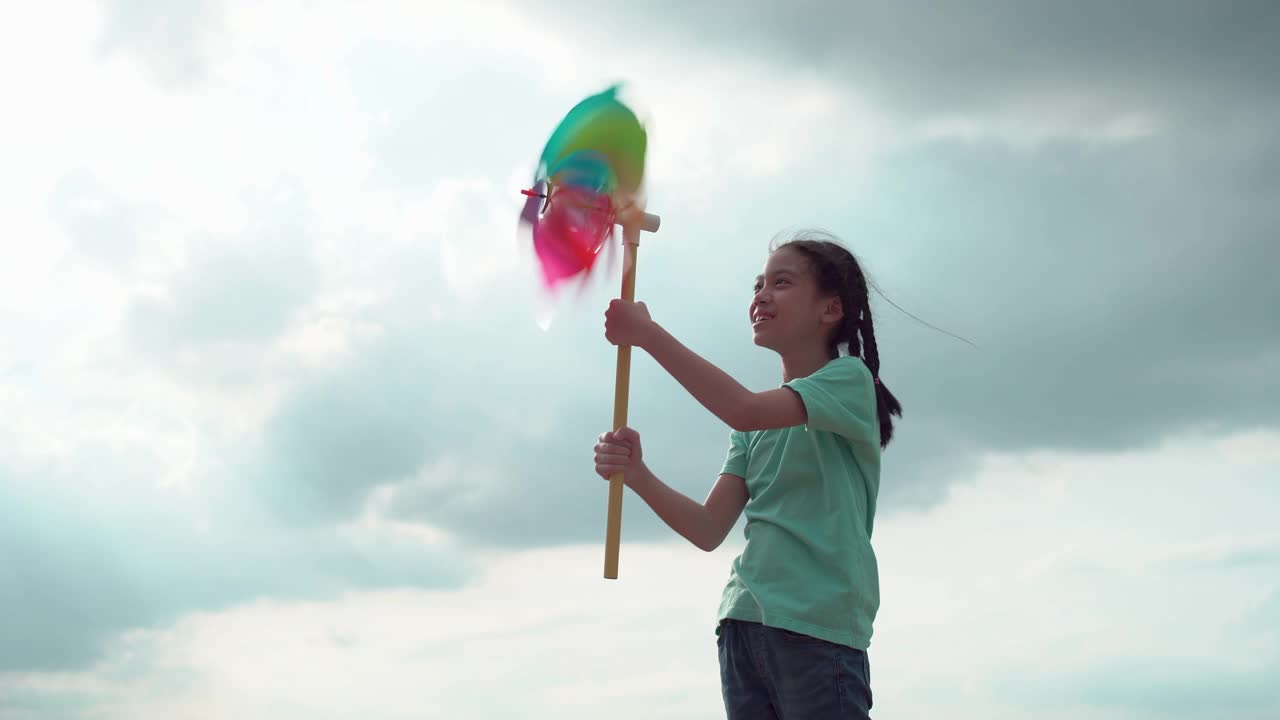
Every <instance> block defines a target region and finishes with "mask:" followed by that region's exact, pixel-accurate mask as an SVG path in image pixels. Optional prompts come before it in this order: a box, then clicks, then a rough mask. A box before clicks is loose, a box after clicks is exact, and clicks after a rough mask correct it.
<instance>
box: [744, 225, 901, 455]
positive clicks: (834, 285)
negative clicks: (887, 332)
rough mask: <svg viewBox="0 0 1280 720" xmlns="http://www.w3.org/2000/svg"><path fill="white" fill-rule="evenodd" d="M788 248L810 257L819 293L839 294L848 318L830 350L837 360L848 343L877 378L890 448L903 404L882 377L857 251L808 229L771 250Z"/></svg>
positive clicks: (884, 438) (883, 439)
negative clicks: (896, 417) (852, 251)
mask: <svg viewBox="0 0 1280 720" xmlns="http://www.w3.org/2000/svg"><path fill="white" fill-rule="evenodd" d="M784 247H785V248H791V249H793V250H797V251H799V252H800V253H802V254H803V255H804V256H805V257H806V258H807V259H808V260H809V264H810V270H811V272H812V274H813V278H814V280H815V281H816V282H817V284H818V292H819V293H821V294H823V295H837V296H839V298H840V305H841V307H842V308H843V310H844V317H843V318H842V319H841V321H840V326H839V327H838V328H836V331H835V332H833V333H832V334H831V338H830V339H829V341H828V347H827V349H828V352H829V353H830V355H831V357H832V358H833V359H834V358H837V357H839V356H840V347H841V346H842V345H843V346H846V347H847V348H848V353H849V354H850V355H852V356H854V357H860V358H862V361H863V362H864V363H865V364H866V366H867V369H868V370H870V371H871V377H872V378H874V379H875V389H876V414H877V415H879V417H880V447H882V448H883V447H887V446H888V445H889V441H890V440H891V439H893V416H894V415H897V416H898V417H902V404H901V403H899V402H898V399H897V398H896V397H894V396H893V393H891V392H889V388H887V387H885V384H884V382H883V381H882V380H881V379H880V350H879V348H878V347H877V346H876V333H875V327H874V325H873V324H872V321H871V305H870V303H869V302H868V300H869V296H868V293H867V278H866V275H864V274H863V272H862V267H861V266H859V265H858V260H857V259H856V258H855V257H854V256H853V253H851V252H850V251H849V250H848V249H847V248H845V247H844V246H843V245H841V244H840V243H839V241H838V240H836V238H835V237H834V236H832V235H830V234H828V233H825V232H821V231H814V230H806V231H802V232H799V233H796V234H794V235H793V236H792V237H791V238H789V239H786V240H784V241H782V242H779V241H778V239H777V238H775V239H774V241H773V243H772V247H770V250H769V252H770V253H774V252H777V251H778V250H781V249H782V248H784Z"/></svg>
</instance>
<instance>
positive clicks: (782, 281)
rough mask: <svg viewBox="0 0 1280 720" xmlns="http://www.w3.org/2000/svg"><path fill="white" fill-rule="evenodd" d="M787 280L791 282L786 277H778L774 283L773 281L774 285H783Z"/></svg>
mask: <svg viewBox="0 0 1280 720" xmlns="http://www.w3.org/2000/svg"><path fill="white" fill-rule="evenodd" d="M785 282H790V281H789V280H787V279H786V278H778V279H777V280H776V281H774V283H773V284H774V285H781V284H782V283H785Z"/></svg>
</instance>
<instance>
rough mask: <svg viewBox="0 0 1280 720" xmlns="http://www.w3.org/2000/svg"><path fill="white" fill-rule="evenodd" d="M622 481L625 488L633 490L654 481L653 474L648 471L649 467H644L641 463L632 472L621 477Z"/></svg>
mask: <svg viewBox="0 0 1280 720" xmlns="http://www.w3.org/2000/svg"><path fill="white" fill-rule="evenodd" d="M622 479H623V482H624V483H625V484H626V485H627V487H630V488H631V489H633V490H634V489H636V488H638V487H643V486H646V485H651V484H653V481H654V480H655V478H654V475H653V473H652V472H650V471H649V467H648V466H647V465H645V464H644V462H643V461H642V462H641V463H640V465H639V466H637V467H636V468H635V469H634V470H632V471H631V472H629V473H626V474H625V475H623V478H622Z"/></svg>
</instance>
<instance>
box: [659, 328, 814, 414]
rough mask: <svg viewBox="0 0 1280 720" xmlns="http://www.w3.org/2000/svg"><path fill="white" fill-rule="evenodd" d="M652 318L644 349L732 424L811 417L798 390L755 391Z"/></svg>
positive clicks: (693, 393) (711, 408)
mask: <svg viewBox="0 0 1280 720" xmlns="http://www.w3.org/2000/svg"><path fill="white" fill-rule="evenodd" d="M650 322H651V323H652V324H651V325H650V327H649V332H648V333H647V334H646V341H645V343H644V345H643V346H642V349H644V350H645V351H646V352H648V353H649V354H650V355H651V356H653V359H654V360H656V361H657V362H658V364H659V365H661V366H662V367H663V369H665V370H666V371H667V372H668V373H670V374H671V377H673V378H675V379H676V382H678V383H680V384H681V385H683V386H684V389H685V390H688V391H689V394H690V395H692V396H693V397H694V399H696V400H697V401H698V402H700V403H702V405H703V407H705V408H707V409H708V410H710V411H711V413H712V414H713V415H715V416H716V417H718V418H720V419H721V420H723V421H724V422H725V424H726V425H728V426H729V427H731V428H733V429H734V430H740V431H744V432H745V431H749V430H767V429H770V428H781V427H791V426H793V425H802V424H804V423H805V422H806V421H807V419H808V416H807V413H806V412H805V407H804V403H803V402H802V401H801V400H800V397H799V396H798V395H796V393H795V392H793V391H791V390H789V389H787V388H777V389H775V390H767V391H765V392H759V393H758V392H752V391H751V390H748V389H747V388H745V387H743V386H742V384H741V383H739V382H738V381H737V380H734V379H733V378H732V377H730V376H729V374H728V373H726V372H725V371H723V370H721V369H720V368H718V367H716V366H715V365H713V364H712V363H711V362H710V361H708V360H706V359H705V358H703V357H702V356H700V355H698V354H697V353H695V352H694V351H692V350H690V349H689V348H687V347H685V346H684V345H683V344H682V343H681V342H680V341H679V340H677V339H676V338H675V336H673V335H672V334H671V333H669V332H667V331H666V329H665V328H663V327H662V326H661V325H659V324H657V323H656V322H653V321H650Z"/></svg>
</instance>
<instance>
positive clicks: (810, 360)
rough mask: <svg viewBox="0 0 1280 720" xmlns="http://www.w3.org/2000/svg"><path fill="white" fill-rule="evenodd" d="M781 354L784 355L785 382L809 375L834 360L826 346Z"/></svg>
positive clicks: (783, 373) (783, 376) (783, 374)
mask: <svg viewBox="0 0 1280 720" xmlns="http://www.w3.org/2000/svg"><path fill="white" fill-rule="evenodd" d="M780 354H781V355H782V382H784V383H787V382H791V381H792V380H795V379H796V378H802V377H808V376H809V375H812V374H814V373H815V372H817V371H818V370H820V369H822V366H823V365H826V364H827V363H829V362H831V360H832V358H831V356H830V355H828V354H827V349H826V348H825V347H806V348H803V349H796V350H792V351H790V352H785V353H780Z"/></svg>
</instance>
